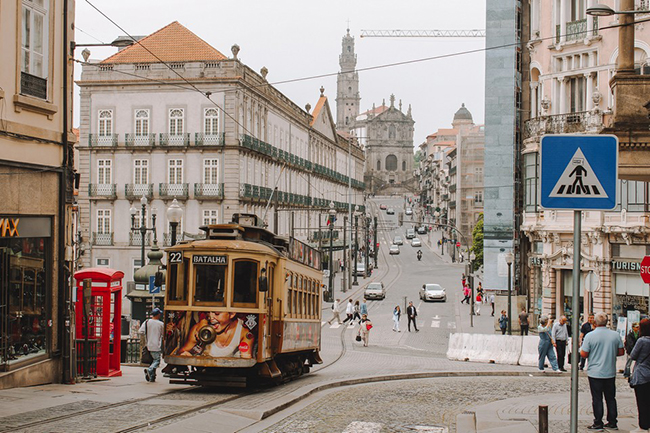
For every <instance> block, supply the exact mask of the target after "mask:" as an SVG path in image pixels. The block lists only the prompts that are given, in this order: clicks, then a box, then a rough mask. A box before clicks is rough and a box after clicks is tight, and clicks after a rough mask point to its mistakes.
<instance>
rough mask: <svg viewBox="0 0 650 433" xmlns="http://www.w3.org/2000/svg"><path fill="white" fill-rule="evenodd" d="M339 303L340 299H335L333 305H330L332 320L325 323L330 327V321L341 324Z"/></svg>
mask: <svg viewBox="0 0 650 433" xmlns="http://www.w3.org/2000/svg"><path fill="white" fill-rule="evenodd" d="M339 301H341V300H340V299H337V300H336V301H334V304H332V318H331V319H330V320H328V321H327V323H329V324H330V325H331V324H332V320H334V319H336V321H337V322H338V324H339V325H340V324H341V316H340V315H339Z"/></svg>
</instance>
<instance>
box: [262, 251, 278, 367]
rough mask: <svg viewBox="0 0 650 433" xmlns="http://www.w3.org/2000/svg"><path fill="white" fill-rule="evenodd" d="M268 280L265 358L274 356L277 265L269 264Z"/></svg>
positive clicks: (264, 340) (265, 296) (265, 295)
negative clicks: (273, 329) (274, 289)
mask: <svg viewBox="0 0 650 433" xmlns="http://www.w3.org/2000/svg"><path fill="white" fill-rule="evenodd" d="M267 281H268V285H269V287H268V291H267V292H265V293H264V299H265V303H266V310H267V311H266V314H265V315H264V317H263V319H262V332H264V338H263V339H262V351H263V352H262V354H263V356H264V358H270V357H272V356H273V350H272V345H271V341H272V338H271V334H272V333H271V322H272V321H273V294H274V291H273V282H274V281H275V267H274V266H273V265H270V264H269V265H267Z"/></svg>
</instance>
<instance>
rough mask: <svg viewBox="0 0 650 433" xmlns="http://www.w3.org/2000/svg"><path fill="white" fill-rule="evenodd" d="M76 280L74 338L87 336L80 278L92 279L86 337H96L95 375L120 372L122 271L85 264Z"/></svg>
mask: <svg viewBox="0 0 650 433" xmlns="http://www.w3.org/2000/svg"><path fill="white" fill-rule="evenodd" d="M74 277H75V279H76V281H77V302H76V304H75V306H76V308H75V310H76V322H77V326H76V330H77V337H76V338H77V339H85V338H86V329H85V326H84V324H85V322H84V308H83V280H85V279H87V278H90V279H91V280H92V291H91V300H90V316H89V332H88V338H89V339H95V340H97V375H98V376H121V375H122V370H121V369H120V346H121V345H120V343H121V340H120V339H121V336H122V278H124V273H123V272H122V271H116V270H115V269H109V268H87V269H83V270H81V271H79V272H76V273H75V274H74Z"/></svg>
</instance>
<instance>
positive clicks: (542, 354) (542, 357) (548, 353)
mask: <svg viewBox="0 0 650 433" xmlns="http://www.w3.org/2000/svg"><path fill="white" fill-rule="evenodd" d="M552 324H553V320H551V319H549V318H548V317H547V316H542V317H540V319H539V326H538V327H537V333H538V334H539V346H537V352H538V354H539V361H538V363H537V368H539V371H544V363H545V361H546V358H548V361H549V363H550V364H551V368H552V369H553V371H560V369H559V368H558V366H557V358H556V357H555V352H554V351H553V340H552V339H551V329H552V328H551V325H552Z"/></svg>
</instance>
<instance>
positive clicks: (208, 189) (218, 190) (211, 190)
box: [194, 183, 223, 199]
mask: <svg viewBox="0 0 650 433" xmlns="http://www.w3.org/2000/svg"><path fill="white" fill-rule="evenodd" d="M194 198H201V199H206V198H219V199H221V198H223V184H222V183H217V184H209V183H195V184H194Z"/></svg>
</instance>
